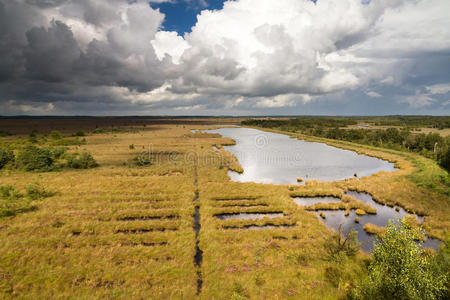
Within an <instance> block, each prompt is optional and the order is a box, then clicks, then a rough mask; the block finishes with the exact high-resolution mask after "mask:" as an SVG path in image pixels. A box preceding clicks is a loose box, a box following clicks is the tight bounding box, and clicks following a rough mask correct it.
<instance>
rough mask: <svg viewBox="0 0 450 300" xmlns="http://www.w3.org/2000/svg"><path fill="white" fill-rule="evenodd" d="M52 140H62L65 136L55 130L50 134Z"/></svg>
mask: <svg viewBox="0 0 450 300" xmlns="http://www.w3.org/2000/svg"><path fill="white" fill-rule="evenodd" d="M50 138H51V139H53V140H60V139H62V138H63V135H62V134H61V132H59V131H58V130H53V131H52V132H50Z"/></svg>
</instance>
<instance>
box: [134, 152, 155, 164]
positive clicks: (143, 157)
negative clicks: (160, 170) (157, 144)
mask: <svg viewBox="0 0 450 300" xmlns="http://www.w3.org/2000/svg"><path fill="white" fill-rule="evenodd" d="M134 161H135V163H136V165H138V166H142V167H143V166H150V165H151V164H152V162H151V160H150V155H149V154H148V152H146V151H143V152H142V153H141V154H139V155H138V156H136V157H135V158H134Z"/></svg>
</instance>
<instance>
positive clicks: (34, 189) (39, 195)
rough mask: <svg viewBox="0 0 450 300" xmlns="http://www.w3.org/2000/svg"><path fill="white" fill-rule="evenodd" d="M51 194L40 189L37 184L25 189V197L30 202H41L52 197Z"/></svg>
mask: <svg viewBox="0 0 450 300" xmlns="http://www.w3.org/2000/svg"><path fill="white" fill-rule="evenodd" d="M52 195H53V193H50V192H48V191H46V190H45V189H44V188H43V187H41V186H40V185H39V184H37V183H33V184H30V185H29V186H27V188H26V196H27V197H28V198H29V199H30V200H42V199H44V198H46V197H50V196H52Z"/></svg>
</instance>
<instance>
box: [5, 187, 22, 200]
mask: <svg viewBox="0 0 450 300" xmlns="http://www.w3.org/2000/svg"><path fill="white" fill-rule="evenodd" d="M20 197H22V195H21V194H20V193H19V192H18V191H17V190H16V189H15V188H14V187H13V186H11V185H5V186H0V198H2V199H9V200H14V199H18V198H20Z"/></svg>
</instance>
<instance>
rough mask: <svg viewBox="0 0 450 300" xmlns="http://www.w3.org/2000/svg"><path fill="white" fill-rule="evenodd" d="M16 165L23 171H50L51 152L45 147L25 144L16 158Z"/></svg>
mask: <svg viewBox="0 0 450 300" xmlns="http://www.w3.org/2000/svg"><path fill="white" fill-rule="evenodd" d="M16 162H17V167H18V168H20V169H23V170H25V171H34V170H39V171H50V170H51V169H52V167H53V157H52V152H51V151H50V150H49V149H46V148H38V147H36V146H32V145H30V146H26V147H25V148H24V149H23V150H22V151H20V153H19V155H18V156H17V159H16Z"/></svg>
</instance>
